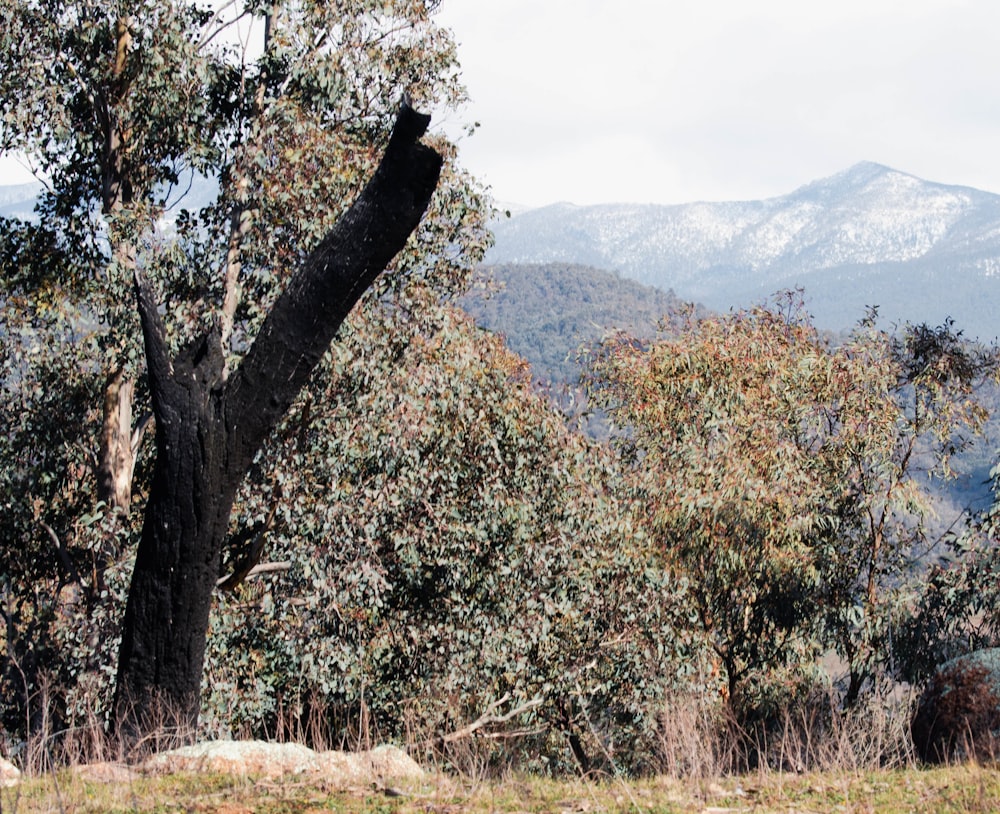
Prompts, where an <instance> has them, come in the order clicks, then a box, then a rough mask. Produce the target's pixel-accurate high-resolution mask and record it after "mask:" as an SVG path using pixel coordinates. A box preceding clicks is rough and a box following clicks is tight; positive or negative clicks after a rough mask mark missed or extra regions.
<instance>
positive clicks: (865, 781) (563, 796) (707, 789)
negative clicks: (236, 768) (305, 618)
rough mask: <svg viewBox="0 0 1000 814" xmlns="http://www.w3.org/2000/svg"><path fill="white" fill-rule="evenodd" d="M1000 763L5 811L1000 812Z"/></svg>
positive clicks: (152, 780) (234, 781) (86, 796)
mask: <svg viewBox="0 0 1000 814" xmlns="http://www.w3.org/2000/svg"><path fill="white" fill-rule="evenodd" d="M998 807H1000V768H997V767H993V768H984V767H978V766H975V765H971V764H969V765H963V766H954V767H949V768H942V769H933V770H919V769H907V770H889V771H881V772H862V773H851V772H846V773H845V772H829V773H810V774H802V775H789V774H786V773H781V772H768V773H758V774H755V775H752V776H739V777H729V778H721V779H718V780H713V781H709V780H704V779H701V780H694V779H692V780H688V781H686V782H685V781H680V780H677V779H674V778H666V777H664V778H655V779H649V780H639V781H631V782H627V783H626V782H624V781H598V780H589V781H584V780H581V779H567V780H553V779H545V778H538V777H531V776H522V775H510V776H508V777H505V778H502V779H498V780H490V781H482V780H479V781H476V782H473V783H469V782H468V781H466V780H465V779H464V778H461V777H455V776H451V775H443V774H434V775H429V777H428V779H426V780H424V781H422V782H419V783H410V784H406V785H404V786H402V787H400V788H395V787H394V788H392V789H388V790H382V791H377V790H374V789H370V788H368V789H365V788H332V787H330V786H329V784H327V783H325V782H324V780H323V778H321V777H319V778H304V777H301V776H290V777H285V778H280V779H277V780H264V779H255V778H240V777H230V776H220V775H193V774H183V775H173V776H167V777H143V776H136V777H133V778H130V779H124V780H123V779H118V780H111V781H110V782H102V781H100V780H96V779H93V778H92V777H88V776H86V775H83V774H80V773H78V772H75V771H73V770H62V771H60V772H58V773H56V774H54V775H52V774H50V775H45V776H41V777H37V778H33V779H31V780H28V781H25V782H24V783H22V784H21V785H20V786H18V787H16V788H12V789H5V790H4V791H3V792H2V794H0V810H3V811H7V812H24V813H25V814H34V813H35V812H39V813H41V812H168V811H169V812H176V811H184V812H224V813H225V814H250V812H261V813H262V814H279V813H280V814H285V813H286V812H319V811H342V812H362V811H368V812H373V811H374V812H390V811H391V812H424V813H425V814H426V812H440V813H441V814H446V813H447V814H451V813H452V812H464V811H468V812H548V811H557V812H600V811H609V812H619V811H620V812H625V811H660V812H689V811H701V812H715V813H716V814H720V813H721V812H738V811H754V812H789V811H810V812H859V813H860V812H880V814H882V813H883V812H884V813H885V814H896V813H897V812H898V813H899V814H902V812H912V811H931V812H955V813H956V814H962V813H964V812H970V813H975V814H978V813H979V812H993V811H996V810H997V809H998Z"/></svg>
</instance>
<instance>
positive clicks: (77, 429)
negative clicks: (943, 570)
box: [0, 0, 488, 736]
mask: <svg viewBox="0 0 1000 814" xmlns="http://www.w3.org/2000/svg"><path fill="white" fill-rule="evenodd" d="M434 5H435V4H434V3H424V2H382V1H381V0H351V2H347V3H337V4H318V5H317V4H310V3H305V4H296V3H291V4H277V5H275V6H273V8H272V7H268V9H266V10H262V9H261V8H259V7H258V6H257V5H256V4H235V5H233V6H227V7H226V8H224V9H221V10H220V11H218V12H217V13H213V12H212V11H210V10H206V9H205V8H203V7H202V6H200V5H198V4H194V3H184V2H167V3H160V2H157V3H152V2H143V1H142V0H138V1H137V2H130V3H126V4H124V5H123V4H121V3H113V4H109V3H98V4H93V3H84V4H80V3H76V2H62V0H3V2H0V40H2V45H3V48H2V51H0V86H2V91H3V92H2V93H0V151H4V152H5V151H8V150H20V151H24V152H26V153H27V154H28V155H29V156H30V158H31V160H32V161H33V162H34V163H35V166H36V167H37V168H38V169H39V171H40V172H41V173H43V174H45V175H46V176H47V177H48V182H47V186H46V192H45V194H44V195H43V197H42V200H41V203H40V205H39V207H38V210H37V214H36V220H35V221H34V222H32V223H22V222H15V221H9V220H3V221H2V222H0V263H2V266H0V285H2V288H0V303H2V308H3V310H2V314H0V335H2V336H3V340H4V341H3V344H2V346H0V347H2V351H0V361H2V363H3V371H2V379H0V387H2V388H3V394H4V397H5V398H4V399H3V403H2V407H0V409H2V410H3V426H4V428H5V430H4V433H3V436H2V438H0V455H2V459H0V502H2V504H3V505H4V507H5V509H6V511H5V516H4V518H3V520H2V523H3V527H2V530H0V534H2V537H0V539H2V540H3V547H2V550H0V578H2V582H3V585H4V588H5V599H6V601H5V602H4V607H3V612H4V618H5V622H6V630H7V638H6V642H5V650H4V652H5V655H6V656H8V658H6V659H5V660H4V665H5V673H4V676H3V681H4V683H3V686H2V692H3V698H2V703H3V705H4V714H5V716H7V722H8V723H9V724H10V731H12V732H18V733H19V734H20V735H22V736H23V735H25V734H28V731H30V730H31V728H32V724H31V723H30V719H31V717H32V710H33V709H34V710H36V711H37V712H38V713H39V714H41V713H42V712H45V713H47V714H50V715H51V716H52V717H53V719H54V720H56V721H57V722H59V723H61V724H72V723H74V722H76V721H77V718H76V717H75V716H76V714H77V712H84V710H82V707H81V704H80V703H78V702H77V700H74V699H80V698H83V694H84V691H85V690H87V691H92V696H91V697H90V698H89V700H88V703H89V704H90V705H95V704H104V702H105V701H106V698H107V692H108V689H109V678H110V676H109V671H110V670H111V669H112V667H111V665H112V664H113V657H112V654H113V653H114V649H115V646H116V642H117V626H118V614H119V613H120V611H121V607H122V605H121V600H122V598H123V596H124V592H125V590H126V587H127V585H126V584H127V579H128V573H129V570H130V560H131V557H132V545H133V543H134V541H135V539H136V535H137V530H138V518H139V516H140V515H141V513H140V512H132V513H131V514H126V512H127V509H128V507H127V506H126V507H123V508H124V509H125V511H121V510H117V509H111V508H110V507H108V506H105V505H102V504H101V503H100V502H99V501H98V497H97V490H96V485H95V481H96V480H97V471H98V469H99V467H100V466H101V465H102V464H103V463H105V462H104V461H103V460H102V456H103V455H104V454H105V453H104V451H103V449H102V448H101V445H100V443H99V439H100V437H101V435H102V427H105V429H106V422H107V419H106V418H105V416H104V411H103V410H102V407H104V406H106V405H105V402H106V400H107V399H108V398H109V395H110V394H111V390H110V387H109V384H108V383H109V381H110V376H111V374H112V373H114V372H115V371H117V370H124V371H125V376H126V378H127V379H129V380H131V381H132V382H133V383H134V386H135V389H134V391H132V390H128V392H129V393H132V392H134V403H131V402H130V401H129V400H128V399H125V401H124V403H123V402H122V401H121V400H119V402H118V403H116V404H113V405H111V406H112V407H120V406H124V407H126V408H127V410H126V414H127V415H130V416H132V418H133V425H132V427H126V428H125V431H126V438H127V437H128V431H129V430H130V429H132V430H134V431H135V438H134V441H135V444H134V446H135V453H136V458H135V461H134V464H135V470H134V478H133V479H132V499H133V501H134V503H135V504H136V506H137V507H141V504H142V502H143V500H144V497H145V489H146V479H147V477H148V470H149V464H150V448H149V434H148V433H147V434H145V435H143V433H142V432H141V427H143V426H145V421H146V417H145V414H146V411H147V409H148V403H147V395H146V392H145V383H144V372H143V370H142V353H141V347H140V342H141V336H140V332H139V330H138V323H137V320H136V318H135V313H134V306H133V295H132V269H133V268H134V267H137V266H141V267H142V269H143V270H144V272H145V274H146V275H147V276H148V277H149V278H150V279H151V280H152V281H153V282H154V284H155V285H156V287H157V289H158V292H159V293H160V296H161V298H162V301H163V303H164V309H165V316H166V322H167V324H168V328H169V330H170V333H171V340H172V342H173V344H174V347H175V348H178V347H180V346H181V345H182V344H183V343H184V342H186V341H187V340H188V339H189V338H191V337H192V336H194V335H196V334H197V333H198V332H200V331H202V330H204V329H205V328H206V327H208V326H220V327H221V328H222V329H223V333H224V336H225V338H226V342H227V351H228V355H229V364H230V366H232V365H233V364H235V363H236V362H238V360H239V357H240V355H241V354H242V353H243V352H244V351H245V349H246V348H247V347H248V344H249V340H250V339H251V338H252V337H253V336H254V334H255V332H256V330H257V328H258V326H259V324H260V321H261V319H262V318H263V315H264V314H265V313H266V312H267V310H268V308H269V307H270V304H271V303H272V302H273V301H274V298H275V297H276V296H277V292H278V291H280V289H281V287H282V284H283V282H284V280H285V279H286V278H287V276H288V274H289V272H290V271H291V270H292V269H293V268H294V267H295V265H296V263H297V262H298V261H299V260H300V259H301V258H302V257H303V256H304V255H305V254H306V253H307V252H308V251H309V250H310V249H311V247H312V246H313V245H314V244H315V242H316V241H317V239H318V238H319V237H320V236H321V235H322V234H324V233H325V231H326V230H327V229H328V228H329V226H330V224H332V223H333V222H334V221H335V219H336V218H337V217H338V216H339V215H340V214H341V212H342V211H343V210H344V209H346V207H347V206H348V205H349V203H350V202H351V200H352V199H353V198H354V197H355V195H356V194H357V193H358V191H359V190H360V188H361V186H362V184H363V183H364V182H365V181H366V179H367V178H368V177H369V176H370V174H371V172H372V171H373V169H374V166H375V160H376V158H377V156H378V155H379V154H380V153H381V150H382V147H383V146H384V143H385V140H386V138H387V136H388V132H389V131H388V128H389V125H390V124H391V122H392V120H393V117H394V114H395V111H396V108H397V106H398V103H399V100H400V98H401V97H402V95H403V94H404V92H405V93H408V94H409V96H410V97H411V98H412V99H413V100H414V104H416V105H419V106H421V107H423V108H424V109H433V110H437V109H440V108H442V107H448V106H453V105H455V104H456V103H458V102H459V101H461V100H462V98H464V90H463V89H462V86H461V84H460V82H459V80H458V74H457V63H456V59H455V49H454V44H453V42H452V40H451V36H450V34H449V32H447V31H445V30H443V29H441V28H439V27H437V26H436V25H435V24H434V22H433V20H432V19H431V13H432V11H433V8H434ZM265 11H266V15H267V17H268V19H267V25H266V30H267V42H266V44H265V47H264V48H263V50H262V52H260V47H259V46H260V45H261V44H264V43H263V31H264V28H265V26H264V23H263V19H262V16H261V15H263V14H264V13H265ZM251 23H253V25H254V28H253V29H251V28H250V24H251ZM237 30H241V31H244V32H245V31H247V30H253V31H255V32H256V33H255V34H253V35H252V36H254V37H256V38H257V39H258V42H257V44H256V45H254V46H252V47H251V48H250V49H249V50H245V49H244V48H243V47H242V44H237V43H235V42H234V41H233V39H232V37H231V36H230V35H231V32H233V31H237ZM257 52H260V54H259V56H256V57H253V58H251V55H253V54H255V53H257ZM435 147H436V148H437V149H438V150H439V151H440V152H442V153H443V154H444V155H445V156H446V159H447V166H446V168H445V171H444V173H443V175H442V180H441V183H440V185H439V187H438V189H437V191H436V193H435V198H434V200H433V202H432V205H431V209H430V211H429V212H428V215H427V217H426V218H425V219H424V222H423V224H422V226H421V228H420V230H419V231H418V233H417V234H416V235H415V236H414V237H413V239H412V240H411V243H410V245H409V247H408V249H407V250H406V251H404V252H403V254H401V255H400V256H399V257H398V258H397V260H396V262H395V265H394V268H393V269H391V272H390V274H388V275H384V276H383V278H382V281H381V284H380V286H379V288H378V289H377V290H376V291H374V292H371V294H370V296H369V298H368V300H367V301H366V303H365V309H366V312H367V314H368V316H367V317H366V319H367V321H368V322H371V323H377V324H379V325H380V328H379V330H380V331H381V335H380V336H381V338H384V339H385V341H387V342H389V343H390V345H391V347H392V348H393V349H394V351H400V350H401V349H403V348H405V347H406V346H407V345H408V344H409V343H410V342H411V341H414V339H415V338H418V337H422V336H430V335H432V334H433V332H434V330H435V329H436V326H437V325H438V324H439V323H440V321H441V317H440V315H439V309H440V306H439V305H438V303H439V301H440V300H442V299H447V298H449V297H452V296H456V295H457V294H458V293H460V292H461V291H462V290H463V289H464V287H465V284H466V279H467V277H468V275H469V274H470V273H471V270H472V269H473V268H474V266H475V265H476V263H477V262H478V261H479V260H480V259H481V257H482V254H483V252H484V251H485V248H486V245H487V242H488V233H487V231H486V228H485V219H486V210H487V203H486V200H485V197H484V195H483V193H482V190H481V189H480V188H479V187H478V185H477V184H476V183H475V182H474V181H473V180H472V179H471V178H470V177H469V176H468V175H467V174H465V173H464V172H463V171H462V170H461V169H460V168H459V167H457V166H456V164H455V161H456V154H455V150H454V148H453V147H452V146H451V145H449V144H447V143H445V142H444V140H443V139H441V138H440V137H436V138H435ZM206 178H207V179H210V180H209V181H208V182H206V181H205V179H206ZM206 183H208V184H209V185H213V184H214V185H216V187H217V193H216V194H214V195H213V196H212V197H211V199H210V200H209V201H208V203H207V205H204V206H202V205H201V204H200V203H199V204H198V206H197V207H196V206H195V205H194V204H193V203H191V202H190V200H189V199H188V198H186V197H185V193H186V192H187V191H188V189H189V188H190V187H191V185H192V184H195V185H196V186H198V187H199V188H200V187H203V186H205V184H206ZM369 338H370V337H366V336H361V335H358V334H357V333H351V334H350V335H349V336H346V337H344V340H345V343H346V344H345V347H344V348H343V349H342V352H343V353H345V354H347V356H349V357H357V358H363V356H364V354H365V352H366V348H365V345H364V343H365V342H367V341H368V339H369ZM386 375H388V376H392V375H399V371H396V370H392V369H384V370H382V371H380V372H379V373H378V374H377V375H375V374H373V375H369V376H367V377H366V378H365V379H364V381H363V386H364V387H367V388H370V389H372V391H373V392H377V391H378V390H379V388H381V387H383V386H384V382H383V380H382V378H381V377H382V376H386ZM316 387H317V388H319V389H314V390H313V392H312V393H310V394H305V395H304V396H303V403H304V404H308V403H320V400H321V399H322V398H324V397H325V395H326V394H325V393H324V392H323V390H322V385H321V383H319V382H317V385H316ZM322 404H323V408H324V410H333V411H336V410H337V409H338V408H337V405H336V404H332V405H328V404H327V403H326V402H322ZM313 414H314V416H316V427H312V428H310V429H309V431H310V432H311V433H312V434H313V435H314V436H315V435H316V434H317V433H318V429H317V427H321V426H322V425H323V423H324V421H325V420H326V419H325V418H324V416H323V414H322V413H321V411H319V410H315V411H314V413H313ZM143 439H145V440H143ZM319 465H320V466H321V467H325V466H326V464H325V463H324V462H319ZM261 481H262V479H260V478H258V479H256V480H254V481H253V482H254V483H256V484H258V486H259V485H260V483H261ZM248 488H250V489H251V491H252V487H248ZM261 488H263V487H261ZM268 499H271V500H272V503H271V508H275V509H276V510H278V511H279V512H280V513H281V514H282V515H290V514H292V513H293V512H294V511H295V507H294V506H293V505H292V504H290V503H283V502H282V499H281V497H280V496H279V495H277V494H274V493H271V492H265V493H263V494H260V495H257V496H256V497H254V496H252V495H251V494H250V492H248V493H247V495H246V496H245V497H244V504H243V506H244V514H242V515H241V514H238V515H237V517H236V519H235V522H234V529H233V531H234V537H235V538H240V531H241V530H242V528H243V524H244V522H245V523H246V525H250V524H252V523H253V522H254V515H253V514H252V512H253V511H254V510H255V505H256V503H259V502H260V501H266V500H268ZM255 502H256V503H255ZM95 644H96V645H98V646H96V647H95V646H94V645H95ZM46 683H48V685H49V688H50V689H49V690H48V692H49V693H50V695H49V697H47V698H45V699H43V698H42V696H41V695H40V692H41V688H42V686H43V685H44V684H46ZM81 703H82V702H81ZM89 714H91V715H92V714H93V710H92V709H91V710H89Z"/></svg>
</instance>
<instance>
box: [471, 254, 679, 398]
mask: <svg viewBox="0 0 1000 814" xmlns="http://www.w3.org/2000/svg"><path fill="white" fill-rule="evenodd" d="M477 283H478V284H477V285H476V286H475V287H474V288H473V290H472V291H471V292H470V293H469V294H466V295H465V297H463V298H462V301H461V302H462V306H463V307H464V308H465V309H466V310H467V311H468V312H469V313H470V314H471V315H472V316H473V317H474V318H475V320H476V322H477V323H478V324H479V325H482V326H483V327H484V328H487V329H489V330H491V331H494V332H496V333H499V334H502V335H503V336H504V337H505V338H506V340H507V344H508V346H509V347H510V349H511V350H513V351H514V352H515V353H519V354H521V355H522V356H524V357H525V358H526V359H528V361H529V362H530V363H531V366H532V370H533V373H534V376H535V377H536V378H537V379H540V380H542V381H545V382H551V383H555V384H557V385H561V384H573V383H575V382H576V381H577V379H579V376H580V373H581V366H580V361H579V358H578V357H579V355H580V352H581V350H582V349H583V348H584V347H585V346H586V345H589V344H592V343H594V342H596V341H598V340H600V339H601V338H602V337H604V336H606V335H607V334H609V333H613V332H615V331H619V330H620V331H627V332H628V333H631V334H633V335H634V336H643V337H651V336H652V335H653V334H654V333H655V332H656V328H657V326H658V325H659V324H660V322H661V321H663V320H667V321H669V320H670V319H671V316H672V315H674V314H676V312H677V310H678V308H679V307H680V306H682V305H683V303H682V302H681V300H679V299H678V298H677V297H676V296H675V295H674V293H673V292H672V291H661V290H660V289H657V288H652V287H651V286H646V285H642V284H641V283H637V282H635V281H634V280H629V279H627V278H624V277H620V276H618V275H616V274H613V273H611V272H607V271H602V270H600V269H595V268H592V267H589V266H581V265H574V264H569V263H541V264H524V265H521V264H515V263H505V264H500V265H494V266H489V265H487V266H482V267H480V269H479V271H478V272H477Z"/></svg>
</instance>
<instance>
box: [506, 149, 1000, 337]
mask: <svg viewBox="0 0 1000 814" xmlns="http://www.w3.org/2000/svg"><path fill="white" fill-rule="evenodd" d="M494 232H495V235H496V243H495V245H494V247H493V248H492V249H491V250H490V252H489V253H488V255H487V258H486V260H487V262H488V263H492V264H501V263H504V264H506V263H549V262H558V263H579V264H584V265H588V266H592V267H595V268H603V269H606V270H609V271H612V272H615V273H617V274H620V275H622V276H624V277H627V278H630V279H634V280H636V281H638V282H641V283H643V284H646V285H652V286H655V287H657V288H659V289H661V290H670V289H673V290H674V291H675V292H676V293H677V294H678V296H680V297H683V298H685V299H691V300H698V301H700V302H703V303H705V304H706V305H707V306H709V307H711V308H714V309H717V310H726V309H728V308H732V307H741V306H746V305H749V304H752V303H753V302H759V301H761V300H763V299H765V298H767V297H768V296H770V295H771V294H773V293H774V292H775V291H778V290H781V289H787V288H796V287H803V288H804V289H805V292H806V297H807V302H808V304H809V307H810V309H811V310H812V312H813V314H814V316H815V318H816V321H817V324H819V325H821V326H822V327H826V328H831V329H836V330H840V329H844V328H848V327H850V326H851V325H852V324H853V323H854V322H856V321H857V320H858V319H859V318H861V317H862V316H864V314H865V312H866V309H867V307H868V306H879V307H880V309H881V313H882V314H883V316H884V317H885V319H886V320H888V321H890V322H892V323H894V324H901V323H902V322H904V321H910V322H925V321H926V322H931V323H932V324H940V323H941V322H943V321H944V320H945V319H946V318H948V317H953V318H955V319H956V322H957V324H958V325H959V327H965V329H966V332H967V333H968V334H969V335H971V336H979V337H981V338H984V339H987V338H990V337H992V336H995V335H996V333H997V330H996V328H995V327H994V326H993V315H992V313H991V312H990V309H989V307H988V303H997V302H1000V195H996V194H994V193H989V192H984V191H982V190H977V189H974V188H972V187H965V186H954V185H947V184H940V183H936V182H929V181H924V180H922V179H920V178H918V177H916V176H914V175H910V174H908V173H904V172H900V171H899V170H895V169H892V168H891V167H887V166H885V165H882V164H877V163H874V162H861V163H858V164H855V165H854V166H852V167H849V168H848V169H846V170H844V171H842V172H840V173H837V174H835V175H832V176H830V177H828V178H822V179H818V180H815V181H811V182H809V183H807V184H804V185H802V186H800V187H798V188H797V189H795V190H793V191H792V192H790V193H788V194H786V195H780V196H776V197H772V198H767V199H762V200H758V201H729V202H726V201H723V202H715V203H712V202H694V203H689V204H670V205H658V204H597V205H591V206H576V205H572V204H553V205H550V206H548V207H541V208H539V209H533V210H528V211H526V212H523V213H521V214H518V215H515V216H513V217H511V218H510V219H504V220H500V221H498V222H497V223H496V224H495V227H494Z"/></svg>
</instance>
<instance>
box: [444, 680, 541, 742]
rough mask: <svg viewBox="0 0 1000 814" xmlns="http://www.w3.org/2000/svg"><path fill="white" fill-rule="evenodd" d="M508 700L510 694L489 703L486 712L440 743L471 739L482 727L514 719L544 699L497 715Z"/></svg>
mask: <svg viewBox="0 0 1000 814" xmlns="http://www.w3.org/2000/svg"><path fill="white" fill-rule="evenodd" d="M509 700H510V693H509V692H508V693H504V695H503V696H502V697H501V698H498V699H497V700H496V701H494V702H493V703H491V704H490V705H489V706H488V707H487V708H486V712H484V713H483V714H482V715H480V716H479V717H478V718H476V720H474V721H473V722H472V723H471V724H468V725H467V726H463V727H462V728H461V729H456V730H455V731H454V732H451V733H449V734H447V735H444V736H442V738H441V740H440V742H441V743H442V744H445V743H454V742H455V741H459V740H463V739H465V738H468V737H471V736H472V735H474V734H475V733H476V732H477V731H478V730H480V729H482V728H483V727H484V726H489V725H490V724H502V723H506V722H507V721H509V720H510V719H511V718H515V717H517V716H518V715H521V714H522V713H525V712H530V711H531V710H533V709H534V708H535V707H539V706H541V705H542V704H543V703H545V699H544V698H537V697H536V698H532V699H531V700H530V701H525V702H524V703H523V704H521V705H520V706H518V707H515V708H514V709H512V710H509V711H508V712H505V713H503V714H502V715H497V714H496V711H497V710H498V709H500V707H502V706H503V705H504V704H506V703H507V702H508V701H509Z"/></svg>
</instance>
